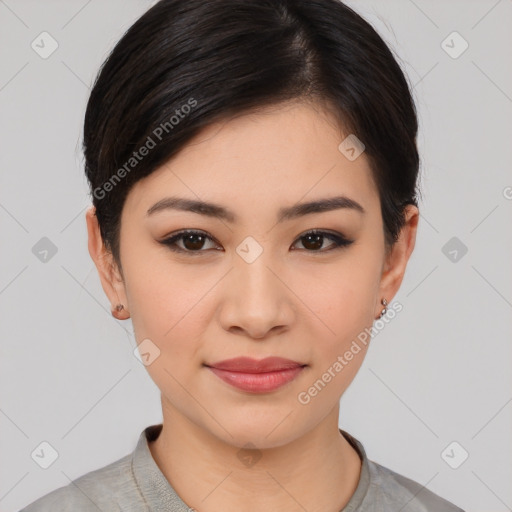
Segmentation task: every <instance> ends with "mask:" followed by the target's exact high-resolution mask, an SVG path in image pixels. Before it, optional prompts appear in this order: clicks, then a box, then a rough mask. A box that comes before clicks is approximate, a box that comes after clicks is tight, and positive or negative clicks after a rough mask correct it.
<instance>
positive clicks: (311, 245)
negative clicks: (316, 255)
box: [299, 230, 353, 252]
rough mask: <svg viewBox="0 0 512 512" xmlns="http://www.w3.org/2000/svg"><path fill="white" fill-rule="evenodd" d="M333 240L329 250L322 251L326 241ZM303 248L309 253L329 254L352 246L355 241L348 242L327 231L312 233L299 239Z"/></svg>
mask: <svg viewBox="0 0 512 512" xmlns="http://www.w3.org/2000/svg"><path fill="white" fill-rule="evenodd" d="M326 239H327V240H331V241H332V244H331V245H330V246H328V248H327V249H322V246H323V245H324V242H325V240H326ZM299 240H300V241H301V242H302V245H303V247H304V248H305V249H306V250H307V251H308V252H327V251H331V250H334V249H338V248H342V247H346V246H348V245H350V244H351V243H352V242H353V240H347V239H346V238H345V237H344V236H342V235H341V234H336V233H330V232H327V231H316V230H314V231H310V232H308V233H306V234H304V235H302V236H300V237H299Z"/></svg>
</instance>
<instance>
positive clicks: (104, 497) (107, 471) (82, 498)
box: [20, 455, 138, 512]
mask: <svg viewBox="0 0 512 512" xmlns="http://www.w3.org/2000/svg"><path fill="white" fill-rule="evenodd" d="M131 460H132V456H131V455H126V456H125V457H123V458H121V459H118V460H116V461H115V462H112V463H111V464H108V465H107V466H104V467H102V468H99V469H96V470H94V471H91V472H89V473H86V474H85V475H82V476H81V477H79V478H76V479H75V480H73V481H72V482H70V483H69V484H68V485H65V486H63V487H59V488H58V489H55V490H53V491H51V492H49V493H48V494H45V495H44V496H42V497H41V498H39V499H37V500H36V501H34V502H32V503H30V504H29V505H27V506H26V507H25V508H23V509H22V510H20V512H46V511H48V512H50V511H51V512H68V511H76V510H80V511H81V512H89V511H91V512H98V511H103V510H109V511H112V512H114V511H118V510H119V511H121V510H125V508H124V507H123V508H122V507H121V502H122V501H126V499H127V497H131V498H132V499H133V500H134V501H137V498H138V496H137V492H136V490H137V488H136V484H135V481H134V479H133V476H132V470H131ZM130 495H131V496H130Z"/></svg>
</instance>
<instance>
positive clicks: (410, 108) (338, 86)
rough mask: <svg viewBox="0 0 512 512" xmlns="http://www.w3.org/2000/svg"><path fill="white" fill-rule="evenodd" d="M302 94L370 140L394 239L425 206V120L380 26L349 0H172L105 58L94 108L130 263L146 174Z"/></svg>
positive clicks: (96, 192) (114, 216) (94, 170)
mask: <svg viewBox="0 0 512 512" xmlns="http://www.w3.org/2000/svg"><path fill="white" fill-rule="evenodd" d="M295 100H297V101H304V102H314V103H315V104H322V105H327V106H328V108H329V109H330V111H331V112H332V114H333V115H334V116H335V118H336V120H337V121H339V125H340V127H341V129H342V130H343V129H344V130H345V133H346V134H347V135H348V134H354V135H355V136H356V137H357V138H358V139H360V140H361V141H362V142H363V144H364V146H365V153H364V154H365V156H366V158H367V159H368V161H369V165H370V168H371V173H372V179H373V181H374V183H375V184H376V186H377V189H378V194H379V198H380V205H381V212H382V218H383V229H384V235H385V243H386V247H387V248H389V247H390V246H392V245H393V244H394V243H395V242H396V241H397V240H398V237H399V234H400V231H401V229H402V227H403V226H404V223H405V216H404V213H405V207H406V205H408V204H413V205H415V206H417V205H418V203H417V193H418V191H417V189H416V187H417V177H418V170H419V156H418V150H417V146H416V136H417V131H418V121H417V116H416V108H415V105H414V101H413V99H412V96H411V91H410V89H409V86H408V82H407V79H406V77H405V76H404V73H403V72H402V70H401V68H400V66H399V64H398V63H397V61H396V60H395V58H394V56H393V54H392V52H391V50H390V49H389V48H388V46H387V45H386V43H385V42H384V41H383V39H382V38H381V37H380V36H379V35H378V33H377V32H376V31H375V30H374V29H373V27H372V26H371V25H370V24H369V23H368V22H367V21H365V20H364V19H363V18H362V17H361V16H360V15H358V14H357V13H356V12H355V11H353V10H352V9H351V8H349V7H348V6H347V5H345V4H343V3H342V2H341V1H339V0H258V1H257V2H255V1H254V0H208V1H205V0H160V1H159V2H157V3H156V4H155V5H153V6H152V7H151V8H150V9H149V10H148V11H147V12H145V14H143V15H142V16H141V17H140V18H139V19H138V20H137V21H136V22H135V23H134V24H133V25H132V26H131V27H130V28H129V29H128V30H127V31H126V32H125V34H124V35H123V36H122V38H121V39H120V40H119V42H118V43H117V44H116V45H115V47H114V48H113V49H112V51H111V52H110V54H109V55H108V57H107V58H106V60H105V62H104V63H103V64H102V66H101V68H100V70H99V72H98V75H97V77H96V80H95V82H94V85H93V88H92V91H91V94H90V97H89V100H88V103H87V108H86V113H85V122H84V136H83V151H84V157H85V173H86V176H87V179H88V182H89V186H90V191H91V194H92V197H93V199H92V200H93V205H94V206H95V208H96V217H97V219H98V223H99V226H100V232H101V236H102V239H103V242H104V244H105V246H106V248H107V249H108V250H110V251H111V252H112V254H113V256H114V258H115V261H116V263H117V264H118V265H119V267H121V266H120V252H119V245H120V223H121V213H122V209H123V205H124V203H125V200H126V197H127V194H128V193H129V191H130V189H131V188H132V187H133V185H134V184H135V183H137V181H139V180H141V179H142V178H144V177H147V176H148V175H150V174H151V173H152V172H153V171H154V170H156V169H157V168H159V167H160V166H161V165H163V164H164V163H165V162H166V161H168V160H169V159H170V158H172V157H173V156H174V155H176V154H177V153H178V152H179V151H180V150H181V149H183V148H184V147H185V146H186V144H187V142H188V141H190V139H192V137H194V136H195V135H196V134H198V133H199V132H200V130H201V129H202V128H204V127H206V126H208V125H210V124H212V123H214V122H218V121H227V120H229V119H231V118H233V117H235V116H237V115H243V114H245V113H250V112H255V111H258V110H261V109H263V108H265V107H269V106H273V105H274V106H279V104H280V103H283V102H287V101H295ZM340 142H341V140H340ZM139 151H140V154H139ZM134 152H135V153H134Z"/></svg>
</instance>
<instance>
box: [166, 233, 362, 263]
mask: <svg viewBox="0 0 512 512" xmlns="http://www.w3.org/2000/svg"><path fill="white" fill-rule="evenodd" d="M326 240H331V242H332V243H331V245H330V246H328V248H327V249H325V248H324V249H322V247H323V245H324V242H325V241H326ZM178 242H180V244H181V245H180V244H179V243H178ZM208 242H209V243H210V247H208ZM298 242H301V243H302V245H303V247H304V249H305V250H306V251H307V252H321V253H323V252H328V251H332V250H334V249H342V248H343V247H347V246H349V245H350V244H352V243H353V242H354V240H348V239H347V238H345V237H344V236H343V235H342V234H341V233H336V232H329V231H321V230H317V229H314V230H312V231H308V232H307V233H304V234H303V235H301V236H300V237H299V238H298V239H297V242H295V244H294V245H296V244H297V243H298ZM160 243H161V244H163V245H166V246H167V247H169V249H171V251H174V252H181V253H186V254H190V255H194V256H195V255H197V254H200V253H201V252H206V250H207V249H214V250H220V249H217V248H216V247H215V245H217V243H216V242H215V241H214V239H213V238H212V237H210V236H209V235H207V234H206V233H205V232H203V231H197V230H192V229H187V230H183V231H180V232H178V233H176V234H174V235H172V236H171V237H169V238H166V239H165V240H162V241H161V242H160ZM205 246H206V249H205Z"/></svg>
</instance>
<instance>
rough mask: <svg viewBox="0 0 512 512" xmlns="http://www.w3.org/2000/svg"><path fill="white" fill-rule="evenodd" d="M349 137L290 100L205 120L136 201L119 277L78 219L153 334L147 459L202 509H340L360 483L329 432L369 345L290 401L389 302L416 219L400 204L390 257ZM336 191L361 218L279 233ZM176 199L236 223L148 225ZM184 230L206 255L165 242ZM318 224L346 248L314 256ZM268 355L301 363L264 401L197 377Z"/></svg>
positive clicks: (327, 243) (196, 220)
mask: <svg viewBox="0 0 512 512" xmlns="http://www.w3.org/2000/svg"><path fill="white" fill-rule="evenodd" d="M346 135H347V134H344V133H343V132H342V130H341V129H340V128H339V125H338V124H337V123H336V121H335V119H334V118H333V117H331V116H330V114H329V113H328V112H327V111H325V110H323V109H322V108H320V107H319V106H318V105H316V106H315V105H314V104H306V103H298V102H295V103H290V104H281V105H279V106H278V107H273V108H267V109H265V110H264V111H261V112H258V113H252V114H248V115H247V114H246V115H242V116H238V117H235V118H233V119H230V120H229V121H227V122H222V123H217V124H214V125H210V126H209V127H207V128H205V129H204V130H203V131H202V132H201V133H200V134H199V135H198V136H196V137H195V139H194V140H193V141H192V142H191V143H190V144H189V145H188V146H187V147H186V148H184V149H183V150H182V151H181V152H180V153H179V154H178V155H177V156H175V157H174V158H173V159H171V160H170V161H169V162H167V163H166V164H165V165H164V166H162V167H161V168H159V169H157V170H156V171H155V172H153V173H152V174H151V175H150V176H149V177H147V178H145V179H143V180H141V181H139V182H137V184H136V185H135V186H134V187H133V189H132V190H131V191H130V193H129V195H128V197H127V199H126V203H125V205H124V208H123V212H122V218H121V235H120V254H121V256H120V259H121V265H122V268H121V269H119V267H118V266H117V265H116V264H115V262H114V260H113V259H112V255H111V254H110V252H109V251H108V250H107V249H106V248H105V246H104V243H103V241H102V239H101V235H100V232H99V227H98V223H97V219H96V217H95V215H94V208H93V207H91V208H90V209H89V210H88V211H87V214H86V220H87V229H88V235H89V252H90V254H91V257H92V258H93V260H94V262H95V264H96V266H97V269H98V272H99V276H100V279H101V283H102V286H103V289H104V291H105V293H106V295H107V296H108V299H109V301H110V303H111V305H112V308H114V307H115V305H116V304H119V303H121V304H123V305H124V307H125V309H124V310H123V311H121V312H120V313H119V314H116V316H117V317H118V318H120V319H124V318H128V317H129V316H131V318H132V322H133V327H134V332H135V336H136V340H137V343H140V342H141V341H142V340H144V339H146V338H149V339H150V340H151V342H152V343H154V344H155V345H156V346H157V347H158V349H159V350H160V355H159V357H157V358H156V359H155V360H154V361H153V362H152V363H151V364H150V365H149V366H147V367H146V368H147V370H148V372H149V374H150V376H151V378H152V379H153V380H154V382H155V383H156V385H157V386H158V388H159V389H160V391H161V400H162V411H163V425H164V426H163V430H162V433H161V434H160V436H159V437H158V439H157V440H156V441H154V442H152V443H150V445H149V446H150V450H151V453H152V455H153V458H154V459H155V462H156V463H157V464H158V466H159V467H160V469H161V471H162V473H163V474H164V475H165V477H166V478H167V479H168V480H169V482H170V483H171V484H172V486H173V487H174V489H175V490H176V492H177V493H178V494H179V495H180V497H181V498H182V499H183V501H184V502H185V503H186V504H187V505H188V506H190V507H193V508H195V509H196V510H198V511H201V512H209V511H218V510H223V511H226V512H230V511H235V510H236V511H239V510H245V511H249V512H252V511H262V510H282V511H299V510H300V511H303V510H304V509H306V510H308V511H310V512H314V511H323V512H325V511H333V512H334V511H339V510H341V509H342V508H343V507H344V506H345V505H346V503H347V502H348V501H349V499H350V497H351V496H352V494H353V493H354V491H355V489H356V487H357V484H358V481H359V476H360V469H361V461H360V459H359V457H358V455H357V452H356V451H355V450H354V449H353V448H352V447H351V446H350V444H349V443H348V442H347V440H346V439H345V438H344V437H343V436H342V435H341V434H340V432H339V430H338V419H339V400H340V397H341V395H342V394H343V392H344V391H345V390H346V389H347V387H348V386H349V385H350V383H351V382H352V380H353V378H354V377H355V375H356V373H357V371H358V370H359V368H360V366H361V364H362V362H363V359H364V356H365V354H366V350H367V348H365V347H363V349H362V350H361V351H360V352H359V353H358V354H357V355H355V356H354V358H353V359H352V360H351V361H350V362H349V364H347V365H346V366H345V367H344V368H343V370H342V371H341V372H339V373H337V374H336V376H335V377H334V378H332V380H331V381H330V382H329V383H328V384H327V385H326V386H325V387H324V388H323V389H322V391H321V392H319V393H318V394H317V396H315V397H313V398H311V401H310V402H309V403H308V404H306V405H303V404H301V403H299V401H298V400H297V396H298V394H299V393H300V392H301V391H305V390H307V389H308V388H309V387H310V386H311V385H312V384H313V383H314V382H315V381H316V380H317V379H319V378H321V376H322V374H324V372H325V371H326V370H327V369H328V368H329V367H331V366H332V365H333V363H334V362H335V361H336V360H337V357H338V356H339V355H343V354H344V353H345V352H346V351H347V350H348V349H349V347H350V345H351V343H352V341H353V340H355V339H356V338H357V335H358V334H359V333H361V332H362V331H363V330H364V329H365V328H370V327H371V326H372V324H373V322H374V320H375V319H376V318H378V316H379V314H380V312H381V310H382V308H383V306H382V305H381V302H380V301H381V299H382V298H383V297H385V298H386V299H387V300H388V302H389V303H390V304H391V301H392V298H393V297H394V295H395V294H396V292H397V291H398V289H399V287H400V284H401V282H402V279H403V276H404V272H405V268H406V265H407V262H408V260H409V257H410V255H411V253H412V251H413V249H414V244H415V239H416V231H417V223H418V218H419V213H418V209H417V208H416V207H414V206H409V207H408V208H407V210H406V225H405V227H404V229H403V230H402V232H401V235H400V239H399V240H398V242H397V243H396V244H395V245H394V246H393V247H392V250H391V251H388V252H386V250H385V249H386V247H385V243H384V231H383V222H382V217H381V212H380V201H379V196H378V191H377V189H376V188H375V185H374V182H373V180H372V177H371V172H370V168H369V164H368V161H367V159H366V156H365V154H364V153H363V154H362V155H361V156H360V157H358V158H357V159H356V160H354V161H350V160H348V159H347V158H346V157H345V156H344V155H343V154H342V153H341V152H340V151H339V150H338V145H339V144H340V142H341V141H342V140H343V139H344V138H345V137H346ZM341 194H343V195H346V196H348V197H350V198H351V199H354V200H355V201H357V202H358V203H360V204H361V205H362V206H363V207H364V209H365V213H364V214H360V213H358V212H357V211H355V210H351V209H337V210H332V211H326V212H321V213H312V214H308V215H305V216H303V217H298V218H295V219H291V220H286V221H284V222H282V223H276V216H277V211H278V210H279V208H281V207H283V206H291V205H294V204H296V203H298V202H307V201H311V200H314V199H320V198H329V197H333V196H336V195H341ZM171 195H173V196H180V197H185V198H190V199H201V200H203V201H208V202H214V203H217V204H220V205H223V206H225V207H226V208H229V209H230V210H232V211H233V212H234V213H235V214H236V215H237V217H238V220H237V222H235V223H230V222H227V221H225V220H219V219H215V218H211V217H207V216H204V215H200V214H198V213H192V212H183V211H177V210H164V211H160V212H158V213H155V214H153V215H150V216H147V215H146V212H147V210H148V209H149V208H150V207H151V206H153V205H154V204H155V203H156V202H157V201H159V200H161V199H163V198H164V197H168V196H171ZM182 229H195V230H200V231H204V232H206V233H207V234H208V236H210V237H211V239H206V240H205V241H204V243H203V245H202V246H201V244H198V243H197V241H196V242H195V245H194V244H193V243H192V244H191V243H190V242H189V243H188V244H187V242H186V241H185V240H184V239H181V240H180V241H178V242H177V244H178V246H179V247H181V248H182V249H184V250H186V249H185V248H189V251H190V250H191V249H190V248H192V250H194V248H195V249H196V252H195V253H194V254H190V252H189V253H188V254H180V253H175V252H172V251H171V250H170V249H169V247H167V246H165V245H162V244H160V243H159V241H161V240H163V239H165V238H166V237H168V236H169V235H170V234H172V233H175V232H177V231H179V230H182ZM312 229H322V230H328V231H331V232H337V233H341V234H342V235H344V236H345V237H346V238H348V239H350V240H353V243H352V244H351V245H348V246H346V247H341V248H338V249H334V250H332V251H328V250H327V249H329V248H330V247H333V242H332V240H331V239H329V238H327V237H324V239H323V245H320V246H319V248H318V249H315V248H314V247H313V248H311V247H312V245H311V243H310V244H309V245H308V242H307V240H305V239H304V238H301V237H303V236H304V235H305V234H306V233H307V232H308V231H310V230H312ZM248 236H251V237H253V238H254V239H255V240H256V241H257V242H258V244H259V245H260V246H261V248H262V249H263V252H262V254H261V255H260V256H259V257H258V258H257V259H256V260H255V261H254V262H252V263H250V264H249V263H247V262H246V261H245V260H244V259H243V258H242V257H240V256H239V255H238V254H237V252H236V249H237V247H238V246H239V245H240V244H241V242H242V241H243V240H244V239H245V238H246V237H248ZM320 244H322V241H320ZM214 248H220V249H221V250H218V251H215V250H214ZM198 251H203V252H200V253H199V254H198ZM388 307H390V306H388ZM272 355H276V356H281V357H285V358H289V359H292V360H295V361H298V362H301V363H303V364H307V365H308V366H307V367H306V368H305V369H304V370H302V372H301V373H300V374H299V375H298V376H297V378H296V379H295V380H293V381H291V382H289V383H287V384H286V385H285V386H283V387H281V388H279V389H277V390H275V391H272V392H268V393H263V394H253V393H249V392H245V391H240V390H238V389H236V388H234V387H232V386H230V385H229V384H226V383H225V382H223V381H222V380H220V379H219V378H218V377H217V376H216V375H214V374H213V373H212V372H211V371H210V370H209V369H208V368H206V367H205V366H203V365H204V363H212V362H215V361H220V360H224V359H229V358H232V357H237V356H249V357H253V358H256V359H261V358H264V357H267V356H272ZM247 443H252V446H254V448H252V450H253V451H252V452H251V453H252V454H253V455H254V456H255V457H257V458H258V457H259V458H258V460H257V461H256V463H254V464H252V465H246V464H244V463H243V461H242V460H241V458H240V457H239V456H238V454H239V451H240V449H242V448H243V447H244V446H245V445H246V444H247ZM244 449H245V450H246V451H245V452H243V453H248V448H244Z"/></svg>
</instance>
